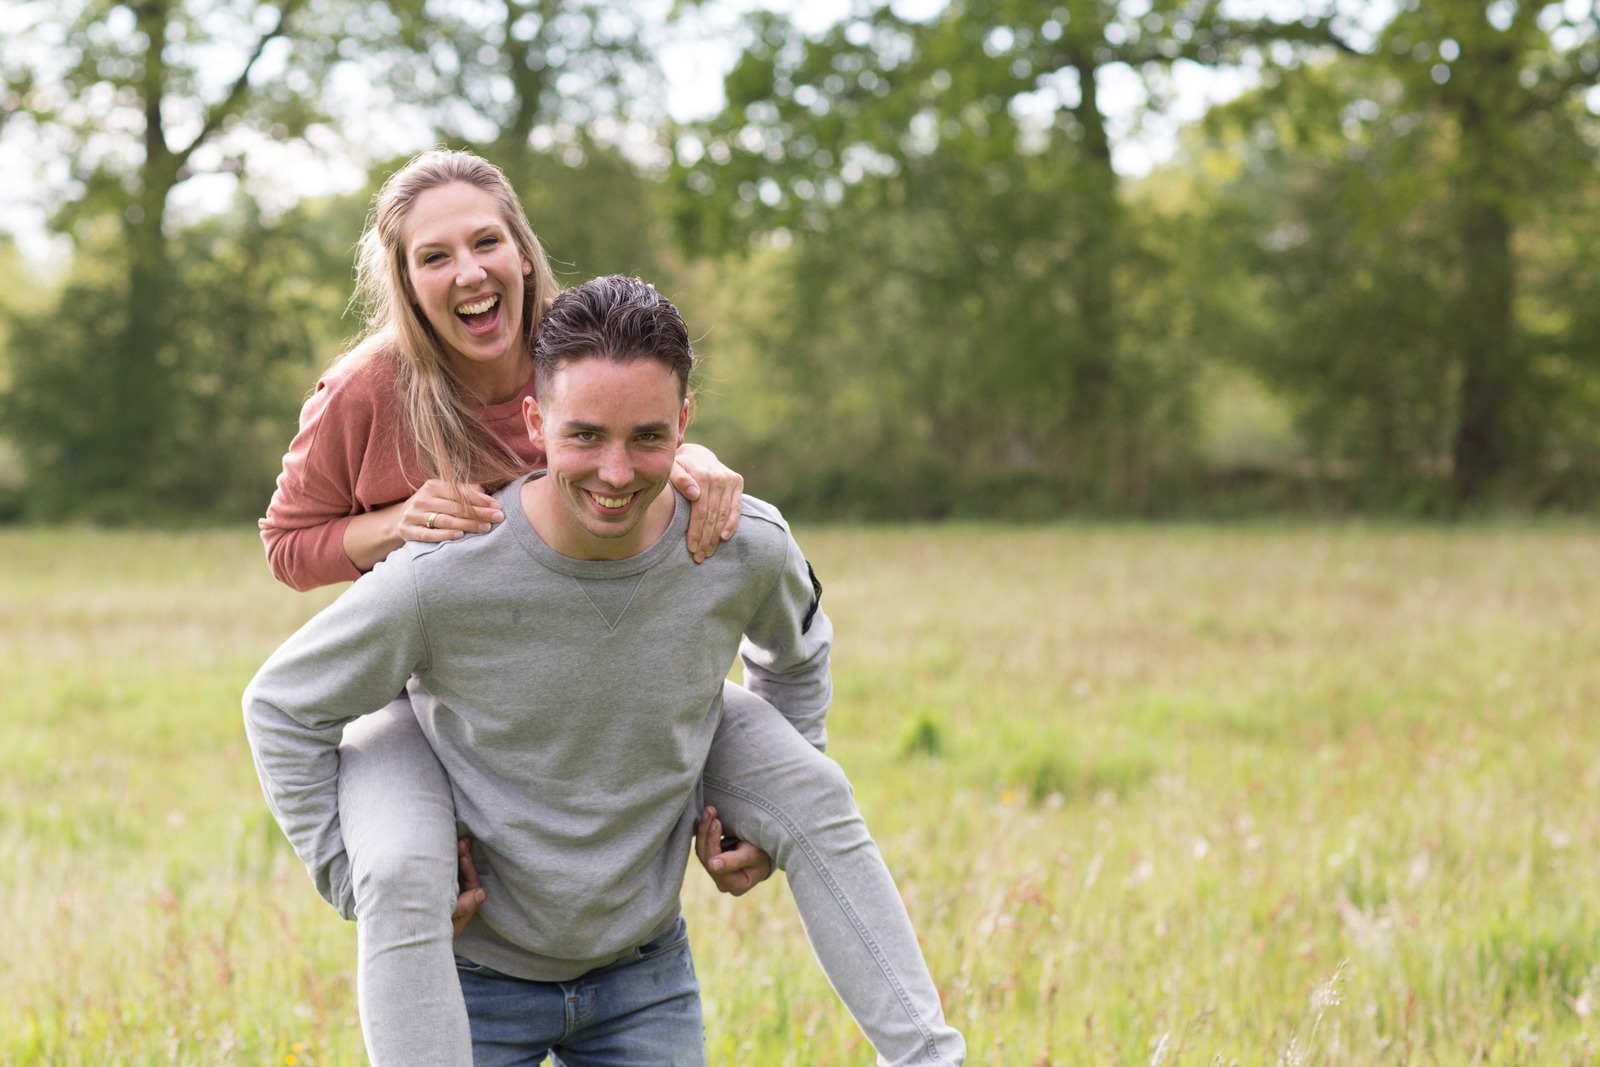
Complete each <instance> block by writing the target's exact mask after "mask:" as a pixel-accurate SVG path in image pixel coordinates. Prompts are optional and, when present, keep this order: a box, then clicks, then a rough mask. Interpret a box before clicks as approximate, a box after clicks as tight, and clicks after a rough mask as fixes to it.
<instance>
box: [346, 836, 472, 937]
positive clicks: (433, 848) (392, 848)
mask: <svg viewBox="0 0 1600 1067" xmlns="http://www.w3.org/2000/svg"><path fill="white" fill-rule="evenodd" d="M350 873H351V882H352V890H353V891H354V894H355V905H356V914H357V916H358V917H359V916H363V915H367V914H369V913H370V912H371V911H372V910H373V909H379V910H383V911H388V912H392V911H394V910H408V911H409V910H423V911H431V910H434V909H437V908H442V909H443V910H444V914H446V915H448V914H449V913H450V909H451V908H452V907H453V906H454V903H455V897H456V865H455V849H454V844H453V842H441V841H437V840H432V839H431V836H430V837H429V839H427V840H424V839H422V837H421V836H420V835H419V836H417V837H412V836H410V835H405V834H400V835H395V836H394V837H391V838H388V839H372V838H368V839H367V840H365V841H363V842H362V847H361V848H360V849H359V850H357V851H355V852H352V853H351V855H350Z"/></svg>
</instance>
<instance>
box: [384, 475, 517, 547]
mask: <svg viewBox="0 0 1600 1067" xmlns="http://www.w3.org/2000/svg"><path fill="white" fill-rule="evenodd" d="M504 518H505V514H504V513H503V512H501V510H500V505H499V504H498V503H497V502H496V501H495V499H494V497H492V496H490V495H489V494H488V493H485V492H484V491H483V487H482V486H481V485H451V484H450V483H449V482H441V481H439V479H437V478H429V479H428V480H427V481H425V482H423V483H422V488H421V489H418V490H417V491H416V492H415V493H413V494H411V499H410V500H407V501H406V502H405V503H404V504H401V505H400V513H399V515H398V516H397V517H396V520H397V521H396V523H395V532H396V533H397V534H399V535H400V539H401V540H402V541H454V540H455V539H456V538H458V537H462V536H465V535H466V534H469V533H488V532H489V528H490V527H491V526H493V525H494V524H495V523H497V522H500V521H501V520H503V519H504Z"/></svg>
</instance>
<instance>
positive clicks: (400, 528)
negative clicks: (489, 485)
mask: <svg viewBox="0 0 1600 1067" xmlns="http://www.w3.org/2000/svg"><path fill="white" fill-rule="evenodd" d="M504 518H505V514H504V513H503V512H501V510H500V505H499V504H497V503H496V502H495V499H494V497H492V496H490V495H489V494H488V493H485V492H484V491H483V487H482V486H479V485H461V486H456V485H452V484H451V483H449V482H441V481H439V480H438V479H437V478H429V479H428V480H427V481H425V482H423V483H422V488H421V489H418V490H417V491H416V492H415V493H413V494H411V497H410V499H408V500H402V501H401V502H400V503H398V504H391V505H389V506H388V507H386V508H379V509H378V510H377V511H368V512H363V513H362V514H360V515H357V516H355V517H354V518H352V519H351V520H350V521H349V522H348V523H346V524H345V528H344V554H345V555H347V556H349V557H350V562H351V563H354V564H355V565H356V569H357V570H359V571H362V572H363V573H364V572H366V571H370V570H371V569H372V568H374V567H376V566H377V565H378V564H379V563H381V562H383V560H384V559H386V558H387V557H388V555H389V553H391V552H393V551H394V550H395V549H397V548H399V547H400V546H401V545H403V544H405V543H406V542H407V541H454V540H455V539H456V538H458V537H464V536H466V535H467V534H469V533H485V532H487V531H488V530H489V528H490V527H491V526H493V525H494V524H495V523H497V522H500V521H501V520H503V519H504Z"/></svg>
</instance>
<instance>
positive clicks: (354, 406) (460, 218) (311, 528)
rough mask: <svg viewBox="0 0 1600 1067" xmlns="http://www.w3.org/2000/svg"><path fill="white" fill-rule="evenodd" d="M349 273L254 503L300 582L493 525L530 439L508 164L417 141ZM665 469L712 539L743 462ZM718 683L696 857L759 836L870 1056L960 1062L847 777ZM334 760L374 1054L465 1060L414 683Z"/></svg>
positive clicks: (347, 906) (326, 877) (727, 859)
mask: <svg viewBox="0 0 1600 1067" xmlns="http://www.w3.org/2000/svg"><path fill="white" fill-rule="evenodd" d="M357 273H358V289H359V295H360V296H361V297H362V298H364V300H365V309H366V317H367V327H366V331H365V333H364V336H363V339H362V340H361V341H360V342H359V344H357V346H356V347H355V349H354V350H353V351H351V352H350V353H349V354H348V355H347V356H345V357H344V358H343V359H342V360H341V361H340V362H339V363H338V364H336V365H335V366H334V368H333V369H332V370H331V371H330V372H329V373H328V374H327V375H326V376H324V378H323V379H322V381H321V382H319V383H318V387H317V391H316V392H315V393H314V394H313V395H312V397H311V398H310V399H309V400H308V401H307V402H306V405H305V409H304V411H303V412H302V414H301V425H300V431H299V433H298V434H297V436H296V437H295V440H294V443H293V444H292V445H291V447H290V451H289V453H288V454H287V455H286V456H285V457H284V470H283V473H282V475H281V476H280V477H279V479H278V488H277V491H276V493H275V494H274V495H273V499H272V504H271V506H270V507H269V509H268V512H267V515H266V517H265V518H264V519H263V520H262V522H261V527H262V536H263V539H264V540H265V541H266V544H267V554H268V559H269V562H270V563H271V566H272V570H273V574H274V575H275V576H276V577H278V578H279V580H281V581H284V582H286V583H287V584H289V585H292V586H294V587H295V588H299V589H306V588H311V587H314V586H318V585H324V584H328V583H330V582H335V581H343V580H348V579H354V578H356V577H358V576H359V574H360V573H361V572H363V571H365V570H370V569H371V568H372V567H373V566H375V565H376V564H377V563H378V562H379V561H381V560H382V559H383V558H384V557H385V556H387V555H388V554H389V553H390V552H391V551H393V550H394V549H395V548H398V547H399V546H400V545H402V544H404V542H406V541H410V540H421V541H440V540H446V539H454V538H459V537H462V536H465V535H466V534H467V533H481V532H484V531H487V530H488V529H489V528H490V527H491V525H492V524H493V523H496V522H499V521H501V519H502V518H503V516H502V515H501V513H500V512H499V511H497V510H496V509H495V506H494V502H493V499H492V498H491V497H490V496H489V495H488V492H487V490H492V489H493V488H496V487H497V486H498V485H500V484H503V483H505V482H507V481H509V480H510V479H511V478H512V477H513V476H515V475H517V474H519V473H521V471H523V470H526V469H527V468H529V467H532V466H537V465H539V463H540V462H541V460H542V457H541V456H539V455H538V454H536V453H535V452H534V451H533V450H532V449H531V446H530V445H529V442H528V441H527V438H526V434H525V433H524V432H523V427H522V423H521V420H520V410H521V404H522V400H523V397H525V396H529V395H532V389H533V382H532V370H533V364H532V355H531V351H532V338H533V336H534V334H535V332H536V330H537V327H538V324H539V319H540V317H541V315H542V314H543V312H544V310H545V308H546V307H547V306H548V304H549V301H550V300H551V298H552V297H553V295H554V291H555V283H554V280H553V279H552V277H551V275H550V273H549V269H548V266H547V264H546V262H545V258H544V253H543V251H542V250H541V248H540V247H539V244H538V241H537V239H536V238H535V237H534V235H533V232H532V230H531V228H530V227H529V226H528V223H527V220H526V218H525V217H524V215H523V212H522V208H521V206H520V204H519V203H518V201H517V198H516V195H515V193H514V192H513V191H512V189H511V187H510V185H509V183H508V182H507V181H506V179H505V177H504V175H503V174H501V173H500V171H499V170H497V169H496V168H494V167H493V166H492V165H490V164H488V163H486V162H484V161H483V160H481V159H479V158H478V157H476V156H473V155H471V154H469V153H464V152H445V151H431V152H426V153H424V154H422V155H421V156H419V157H417V158H416V159H414V160H412V161H411V162H410V163H409V164H407V165H406V166H405V167H404V168H402V169H401V170H400V171H398V172H397V173H396V174H394V175H393V176H392V177H391V178H390V179H389V180H388V181H387V182H386V183H385V184H384V186H383V188H382V189H381V190H380V191H379V193H378V196H377V198H376V201H375V206H374V210H373V214H372V217H371V219H370V220H369V224H368V226H367V230H366V232H365V233H364V234H363V235H362V240H361V246H360V252H359V258H358V271H357ZM674 484H675V485H677V486H678V488H679V489H680V490H681V491H683V493H684V495H685V496H687V497H690V498H691V499H694V500H695V504H694V519H693V521H692V522H691V526H690V535H689V544H688V550H689V551H690V552H692V553H694V554H695V558H696V559H703V558H704V557H705V556H706V555H709V554H710V553H711V552H712V551H714V550H715V547H716V543H717V541H718V540H719V539H726V538H727V537H730V536H732V534H733V532H734V524H735V523H736V522H737V516H738V512H739V507H738V496H739V493H740V489H741V485H740V481H739V479H738V476H737V475H734V474H732V472H729V471H727V470H726V468H723V467H722V466H721V464H718V463H717V462H716V460H715V457H713V456H711V454H710V453H709V452H706V451H705V450H704V449H698V448H695V447H694V446H686V448H685V450H684V452H682V453H680V455H679V464H678V469H676V470H675V473H674ZM724 705H725V709H724V721H723V723H722V725H721V727H719V729H718V732H717V739H716V741H715V742H714V743H713V747H712V753H711V756H710V757H709V759H708V761H707V765H706V769H705V795H706V799H707V801H708V802H710V803H712V804H714V806H715V807H714V809H713V808H708V809H707V812H706V817H705V818H704V819H703V823H702V829H701V833H700V835H699V837H698V839H697V853H698V854H699V856H700V858H701V861H702V863H704V864H706V865H707V869H708V870H711V871H713V877H714V878H716V879H717V880H718V885H719V887H720V888H722V889H723V890H724V891H733V892H739V891H742V890H743V889H745V888H748V886H749V885H751V884H753V883H754V881H755V880H757V878H756V876H755V875H754V874H753V873H752V872H760V871H762V870H763V869H764V868H763V867H762V864H763V863H765V862H766V861H767V857H769V856H770V857H771V859H772V860H775V861H776V863H777V865H778V866H780V867H782V868H784V869H785V870H786V871H787V872H788V876H789V881H790V887H791V890H792V892H793V894H794V897H795V900H796V903H797V906H798V908H799V910H800V913H801V918H802V920H803V922H804V924H805V927H806V931H807V934H808V936H809V937H810V939H811V942H812V945H813V947H814V948H815V949H816V952H817V955H818V958H819V959H820V961H821V962H822V964H823V968H824V970H825V971H826V973H827V974H828V977H829V980H830V981H831V982H832V983H833V985H834V988H835V989H836V990H838V992H839V994H840V996H841V998H842V999H843V1000H844V1001H845V1004H846V1006H847V1007H848V1008H849V1009H850V1010H851V1012H852V1014H853V1015H854V1016H855V1017H856V1019H857V1021H858V1022H859V1023H860V1024H861V1026H862V1028H863V1030H864V1031H865V1032H866V1035H867V1037H868V1039H869V1040H871V1041H872V1043H873V1045H874V1046H875V1047H876V1048H877V1050H878V1052H879V1056H880V1061H881V1062H884V1063H895V1064H912V1063H959V1062H961V1060H962V1057H963V1055H964V1046H963V1044H962V1041H961V1037H960V1035H959V1034H957V1033H956V1032H955V1031H954V1030H952V1029H951V1028H950V1027H949V1026H947V1025H946V1024H945V1021H944V1018H943V1014H942V1011H941V1009H940V1005H939V998H938V992H937V990H936V989H935V988H934V986H933V982H932V979H931V977H930V976H929V975H928V972H927V967H926V965H925V964H924V963H923V960H922V957H921V952H920V950H919V948H918V947H917V943H916V936H915V933H914V931H913V930H912V928H911V924H910V920H909V918H908V917H907V916H906V913H905V909H904V906H903V905H902V904H901V902H900V897H899V894H898V892H897V891H896V889H895V886H894V882H893V879H892V878H891V877H890V875H889V873H888V871H887V869H885V868H884V866H883V863H882V860H881V859H880V858H879V856H878V852H877V848H876V846H875V845H874V844H873V842H872V839H871V837H870V835H868V833H867V831H866V826H865V823H864V822H863V821H862V820H861V816H860V814H859V812H857V811H856V809H855V805H854V802H853V800H852V799H851V796H850V786H849V783H848V781H847V780H846V779H845V778H844V776H843V774H842V772H840V771H839V769H838V767H837V765H836V764H834V763H833V762H832V761H831V760H828V759H827V758H826V757H825V756H822V755H821V754H820V753H819V752H817V751H816V750H815V749H813V748H812V747H811V746H810V745H808V744H806V743H805V742H804V740H803V739H801V738H800V737H799V735H798V734H797V733H796V732H795V731H794V730H793V729H792V728H791V727H790V726H789V725H788V723H787V721H786V720H784V719H783V717H782V716H781V715H779V713H778V712H777V711H776V710H775V709H773V708H772V707H771V706H770V705H767V704H766V703H765V702H764V701H761V700H760V699H758V698H756V697H754V696H752V695H751V694H749V693H748V692H746V691H744V690H743V689H741V688H740V687H738V686H734V685H731V684H730V685H729V686H728V687H727V690H726V691H725V694H724ZM339 776H340V780H339V794H340V799H339V816H340V825H339V827H338V828H337V830H338V833H339V834H340V835H342V839H343V841H342V844H343V848H342V849H340V848H338V847H337V845H338V842H332V843H330V844H331V846H332V847H330V848H329V850H328V852H329V855H330V859H329V862H327V863H326V864H324V865H322V866H321V867H320V868H318V869H313V870H312V872H311V873H312V877H313V880H314V881H315V883H316V885H317V888H318V890H319V891H320V892H321V893H322V894H323V896H324V897H325V898H327V899H328V900H329V901H330V902H331V903H333V904H334V905H335V906H336V907H337V908H338V909H339V911H340V913H341V914H343V915H344V916H345V917H346V918H354V919H355V920H356V923H357V930H358V942H359V957H360V961H359V968H358V983H357V984H358V990H359V997H360V1004H361V1016H362V1029H363V1033H364V1034H365V1037H366V1041H367V1048H368V1052H369V1054H370V1056H371V1058H372V1060H373V1062H374V1063H377V1064H379V1065H380V1067H382V1065H387V1064H398V1063H416V1064H462V1065H465V1064H468V1063H470V1062H471V1046H470V1035H469V1033H468V1029H467V1019H466V1011H465V1007H464V1004H463V1002H462V998H461V993H460V987H459V984H458V982H457V980H456V978H455V975H454V974H453V973H452V971H451V969H450V968H451V967H452V956H451V953H450V940H451V930H452V924H451V918H452V907H454V908H455V909H456V914H455V918H456V920H457V922H458V923H459V922H462V921H464V920H465V917H467V916H468V915H470V913H471V910H472V908H473V907H475V906H476V903H477V901H478V900H479V899H481V896H479V895H478V894H477V893H476V892H475V891H474V887H473V885H472V875H471V869H470V863H468V862H466V860H465V856H466V853H465V850H464V848H463V850H462V852H461V855H462V865H461V868H460V870H461V873H462V885H461V889H462V890H464V891H463V892H462V893H461V894H460V897H459V899H458V896H457V893H458V887H457V881H456V874H457V845H456V844H455V842H454V838H455V816H454V810H453V805H452V801H451V793H450V785H449V782H448V781H447V780H446V779H445V776H444V773H443V771H442V769H441V768H440V767H439V765H438V763H437V761H436V760H435V758H434V756H433V752H432V750H431V749H430V748H429V747H428V744H427V742H426V740H425V739H424V738H423V736H422V734H421V731H420V729H419V728H418V726H417V723H416V720H415V718H414V716H413V715H412V713H411V709H410V705H409V703H408V702H407V701H406V700H405V698H404V697H403V696H402V697H401V699H398V700H396V701H395V702H393V703H391V704H390V705H389V706H388V707H386V708H384V709H382V711H381V712H379V713H377V714H373V715H369V716H366V717H365V718H363V719H361V720H358V721H357V722H356V723H354V724H352V725H351V726H350V727H349V728H347V729H346V731H345V734H344V740H343V743H342V744H341V747H340V769H339ZM719 816H720V817H719ZM724 824H725V825H726V827H727V829H728V830H729V831H730V832H732V833H734V834H737V835H739V836H740V837H742V838H744V839H745V842H746V844H743V845H741V846H739V848H738V849H737V850H736V851H735V853H734V854H733V855H732V856H722V855H719V854H718V853H719V851H720V848H719V842H718V836H719V835H720V833H721V831H722V829H723V827H724ZM758 847H759V849H761V850H764V851H765V853H766V855H764V856H763V855H760V854H759V853H757V851H756V849H757V848H758Z"/></svg>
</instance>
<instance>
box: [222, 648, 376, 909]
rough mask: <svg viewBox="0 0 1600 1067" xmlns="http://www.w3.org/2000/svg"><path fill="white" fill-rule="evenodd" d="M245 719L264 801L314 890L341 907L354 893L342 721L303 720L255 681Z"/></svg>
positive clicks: (346, 905) (248, 695)
mask: <svg viewBox="0 0 1600 1067" xmlns="http://www.w3.org/2000/svg"><path fill="white" fill-rule="evenodd" d="M258 680H259V679H258ZM244 723H245V734H246V735H247V736H248V737H249V739H250V751H251V754H252V755H253V756H254V757H255V765H256V774H257V775H258V776H259V777H260V779H261V788H262V791H263V792H264V793H265V794H266V797H267V805H268V807H270V808H271V809H272V814H273V816H274V817H275V818H276V819H277V820H278V825H279V826H280V827H281V828H282V829H283V833H284V836H285V837H287V838H288V839H289V844H290V845H291V846H293V848H294V851H295V855H297V856H299V857H300V859H301V861H302V862H303V863H304V864H305V865H306V869H307V871H309V872H310V874H311V880H312V882H313V883H314V884H315V885H316V887H317V892H318V893H320V894H322V897H323V899H324V900H327V901H328V902H329V903H330V904H332V905H333V906H334V907H336V908H338V909H339V910H340V912H341V913H343V912H345V911H346V910H347V909H348V908H349V907H350V901H351V896H352V895H351V892H350V862H349V858H348V857H347V856H346V855H345V848H344V838H343V835H342V834H341V833H340V830H339V755H338V751H337V750H338V745H339V738H340V736H341V735H342V733H343V729H344V724H343V723H342V722H340V723H338V724H332V725H328V726H325V727H320V728H311V727H308V726H305V725H303V724H301V723H299V722H297V721H296V720H295V719H294V718H293V717H292V716H291V715H289V714H288V713H287V712H286V711H284V710H283V709H282V708H281V707H279V706H277V705H276V704H275V703H273V702H272V701H271V700H270V699H267V698H266V697H265V696H264V695H263V694H262V693H261V692H260V691H259V690H258V688H257V686H256V685H255V684H252V686H251V688H250V689H248V690H246V692H245V698H244ZM345 917H346V918H350V917H351V916H349V915H346V916H345Z"/></svg>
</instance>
